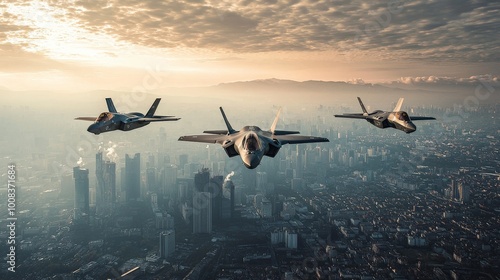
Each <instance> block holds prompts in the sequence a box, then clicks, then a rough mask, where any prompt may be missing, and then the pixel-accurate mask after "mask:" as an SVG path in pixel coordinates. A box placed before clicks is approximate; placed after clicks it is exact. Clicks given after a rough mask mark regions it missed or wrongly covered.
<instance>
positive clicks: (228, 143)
mask: <svg viewBox="0 0 500 280" xmlns="http://www.w3.org/2000/svg"><path fill="white" fill-rule="evenodd" d="M220 112H221V113H222V117H223V118H224V122H225V123H226V126H227V130H206V131H203V133H208V134H212V135H190V136H181V137H180V138H179V141H191V142H202V143H218V144H221V145H222V148H223V149H224V150H225V151H226V153H227V155H228V156H229V157H234V156H237V155H240V156H241V159H242V161H243V164H244V165H245V166H246V167H247V168H249V169H254V168H256V167H257V166H258V165H259V164H260V161H261V160H262V158H263V157H264V156H268V157H275V156H276V154H277V153H278V151H279V150H280V148H281V146H283V145H285V144H300V143H313V142H329V141H328V139H327V138H322V137H314V136H300V135H290V134H299V133H300V132H298V131H286V130H276V124H277V123H278V118H279V114H280V112H281V108H280V110H279V111H278V114H277V115H276V118H275V119H274V122H273V124H272V125H271V128H270V129H269V130H267V131H265V130H262V129H260V128H259V127H257V126H245V127H243V128H242V129H241V130H239V131H236V130H234V129H233V128H232V127H231V124H229V121H228V120H227V118H226V114H225V113H224V110H223V109H222V107H220Z"/></svg>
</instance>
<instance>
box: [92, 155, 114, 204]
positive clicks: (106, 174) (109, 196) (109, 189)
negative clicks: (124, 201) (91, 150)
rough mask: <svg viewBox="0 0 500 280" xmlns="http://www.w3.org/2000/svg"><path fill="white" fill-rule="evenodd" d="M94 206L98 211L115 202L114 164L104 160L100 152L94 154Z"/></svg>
mask: <svg viewBox="0 0 500 280" xmlns="http://www.w3.org/2000/svg"><path fill="white" fill-rule="evenodd" d="M95 165H96V170H95V173H96V178H97V187H96V208H97V211H98V212H100V211H101V210H102V211H106V210H105V209H106V208H108V207H111V206H112V205H113V203H115V202H116V164H115V163H114V162H111V161H108V160H106V161H104V160H103V158H102V152H99V153H97V154H96V163H95Z"/></svg>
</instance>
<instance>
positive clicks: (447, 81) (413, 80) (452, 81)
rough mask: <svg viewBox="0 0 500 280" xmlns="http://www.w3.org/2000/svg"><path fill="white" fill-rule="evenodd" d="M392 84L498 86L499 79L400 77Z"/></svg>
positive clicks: (479, 77)
mask: <svg viewBox="0 0 500 280" xmlns="http://www.w3.org/2000/svg"><path fill="white" fill-rule="evenodd" d="M394 83H401V84H407V85H418V84H441V85H475V84H479V83H485V84H491V85H497V86H498V85H500V77H498V76H492V75H477V76H470V77H468V78H457V77H438V76H423V77H401V79H400V80H399V81H396V82H394Z"/></svg>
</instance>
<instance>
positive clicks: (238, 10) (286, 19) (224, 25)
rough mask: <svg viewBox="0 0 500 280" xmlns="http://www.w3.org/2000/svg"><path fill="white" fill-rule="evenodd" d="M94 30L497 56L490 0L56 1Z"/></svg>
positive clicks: (236, 43) (184, 41)
mask: <svg viewBox="0 0 500 280" xmlns="http://www.w3.org/2000/svg"><path fill="white" fill-rule="evenodd" d="M54 3H55V4H54V5H55V6H57V7H58V8H61V9H65V10H66V11H67V13H66V14H65V16H68V17H71V18H73V19H76V20H77V22H78V24H80V26H81V27H83V28H86V29H87V30H90V31H92V32H96V33H99V32H105V33H107V34H108V35H111V36H113V37H115V38H117V39H118V40H123V41H127V42H130V43H133V44H138V45H144V46H148V47H153V48H179V47H185V48H203V49H216V50H227V51H232V52H235V53H255V52H267V51H313V50H339V51H341V52H350V51H353V50H361V51H363V52H366V53H380V55H379V57H378V59H382V60H383V59H401V58H407V59H408V58H409V59H428V60H452V61H453V60H455V61H457V60H460V61H464V60H466V61H499V60H500V51H499V48H500V47H499V45H500V44H499V40H498V36H497V30H498V29H499V28H500V19H499V18H498V16H497V15H498V12H499V11H500V3H498V2H495V1H487V0H477V1H466V0H459V1H433V2H429V1H424V0H412V1H409V0H387V1H366V2H365V1H348V0H336V1H310V0H294V1H278V0H276V1H265V0H261V1H245V0H240V1H209V0H206V1H194V0H191V1H187V0H184V1H153V0H150V1H143V0H140V1H139V0H129V1H117V0H100V1H92V2H87V1H76V2H74V3H73V4H66V2H54Z"/></svg>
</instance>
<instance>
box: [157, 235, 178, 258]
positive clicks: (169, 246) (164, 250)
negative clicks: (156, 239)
mask: <svg viewBox="0 0 500 280" xmlns="http://www.w3.org/2000/svg"><path fill="white" fill-rule="evenodd" d="M173 252H175V231H174V230H167V231H163V232H161V233H160V258H167V257H169V256H170V255H171V254H172V253H173Z"/></svg>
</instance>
